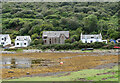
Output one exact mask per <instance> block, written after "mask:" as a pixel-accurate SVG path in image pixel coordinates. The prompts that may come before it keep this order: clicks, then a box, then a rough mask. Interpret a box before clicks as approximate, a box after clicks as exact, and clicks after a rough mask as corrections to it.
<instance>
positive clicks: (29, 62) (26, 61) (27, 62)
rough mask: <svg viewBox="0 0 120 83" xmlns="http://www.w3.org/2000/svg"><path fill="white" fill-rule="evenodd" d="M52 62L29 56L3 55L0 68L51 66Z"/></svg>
mask: <svg viewBox="0 0 120 83" xmlns="http://www.w3.org/2000/svg"><path fill="white" fill-rule="evenodd" d="M53 64H54V63H53V62H52V61H51V60H47V59H30V58H17V57H15V58H13V57H3V58H2V61H0V65H2V66H0V69H1V68H6V69H12V68H34V67H40V66H42V67H43V66H51V65H53Z"/></svg>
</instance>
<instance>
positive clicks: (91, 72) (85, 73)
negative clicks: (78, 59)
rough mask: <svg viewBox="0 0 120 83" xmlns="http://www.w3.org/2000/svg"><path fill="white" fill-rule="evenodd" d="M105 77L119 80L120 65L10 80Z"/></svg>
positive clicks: (94, 79) (59, 79)
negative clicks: (110, 67) (119, 66)
mask: <svg viewBox="0 0 120 83" xmlns="http://www.w3.org/2000/svg"><path fill="white" fill-rule="evenodd" d="M108 72H109V73H108ZM103 73H104V74H103ZM106 73H107V74H106ZM96 74H99V75H96ZM104 78H107V79H105V80H104V81H118V66H115V67H113V68H112V69H87V70H81V71H77V72H72V73H70V74H68V73H64V74H59V75H56V76H46V77H25V78H19V79H11V80H9V81H78V80H79V79H82V80H80V81H83V80H93V81H103V79H104Z"/></svg>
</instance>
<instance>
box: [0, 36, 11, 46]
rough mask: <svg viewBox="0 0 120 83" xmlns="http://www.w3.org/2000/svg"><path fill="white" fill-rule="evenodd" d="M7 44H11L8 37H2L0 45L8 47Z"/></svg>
mask: <svg viewBox="0 0 120 83" xmlns="http://www.w3.org/2000/svg"><path fill="white" fill-rule="evenodd" d="M5 37H6V40H5ZM2 39H4V40H2ZM3 43H4V44H3ZM9 44H11V39H10V36H2V37H1V39H0V45H3V46H6V45H9Z"/></svg>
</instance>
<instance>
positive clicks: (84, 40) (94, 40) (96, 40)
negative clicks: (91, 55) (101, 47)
mask: <svg viewBox="0 0 120 83" xmlns="http://www.w3.org/2000/svg"><path fill="white" fill-rule="evenodd" d="M81 41H82V42H83V43H93V42H102V39H81ZM86 41H87V42H86ZM91 41H92V42H91Z"/></svg>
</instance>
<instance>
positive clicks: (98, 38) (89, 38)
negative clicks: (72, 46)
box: [80, 33, 107, 43]
mask: <svg viewBox="0 0 120 83" xmlns="http://www.w3.org/2000/svg"><path fill="white" fill-rule="evenodd" d="M80 39H81V41H82V42H83V43H93V42H105V43H107V40H102V35H101V33H100V34H91V35H90V34H89V35H83V34H82V33H81V38H80Z"/></svg>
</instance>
